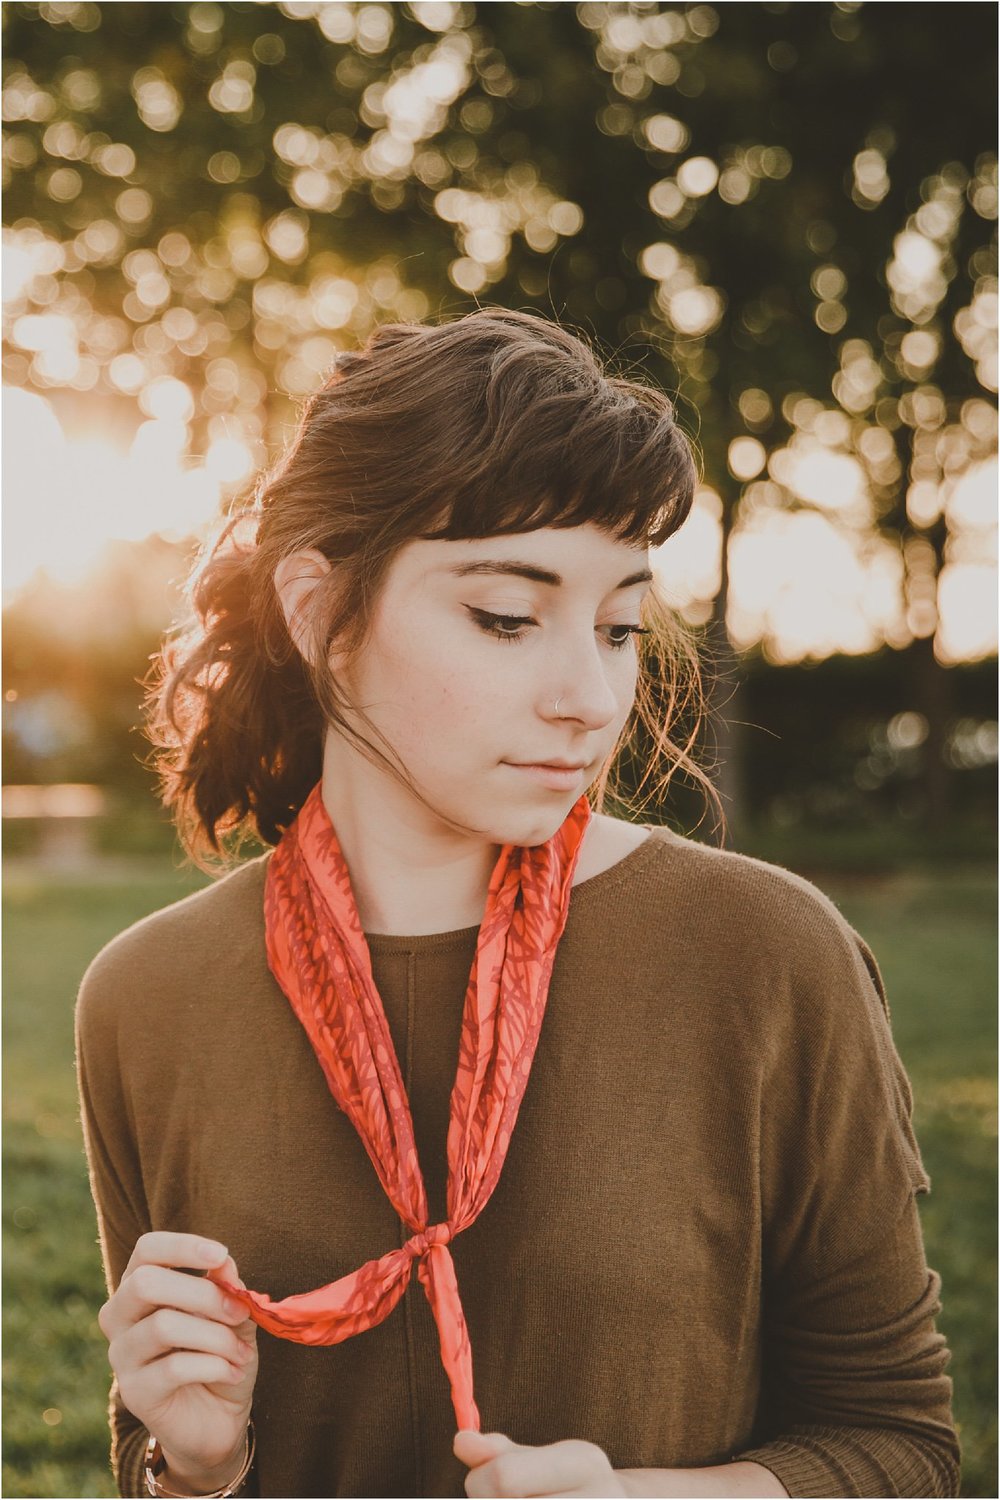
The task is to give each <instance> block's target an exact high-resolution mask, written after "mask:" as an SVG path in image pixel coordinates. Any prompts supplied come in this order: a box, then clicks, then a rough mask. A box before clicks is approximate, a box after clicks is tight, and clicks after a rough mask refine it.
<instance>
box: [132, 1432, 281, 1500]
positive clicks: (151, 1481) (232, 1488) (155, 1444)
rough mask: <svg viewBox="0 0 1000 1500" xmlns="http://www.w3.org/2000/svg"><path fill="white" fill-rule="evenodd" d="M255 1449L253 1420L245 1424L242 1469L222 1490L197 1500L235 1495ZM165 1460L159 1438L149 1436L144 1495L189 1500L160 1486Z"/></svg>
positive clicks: (219, 1499)
mask: <svg viewBox="0 0 1000 1500" xmlns="http://www.w3.org/2000/svg"><path fill="white" fill-rule="evenodd" d="M256 1448H257V1435H256V1433H255V1432H254V1425H253V1418H252V1417H251V1418H250V1420H249V1422H248V1424H247V1446H246V1452H245V1453H244V1455H243V1467H242V1469H240V1472H239V1473H238V1474H237V1476H236V1478H235V1479H231V1480H230V1481H229V1483H228V1484H227V1485H226V1487H225V1489H222V1490H209V1491H208V1493H207V1494H205V1495H202V1496H199V1497H198V1500H223V1497H224V1496H226V1495H235V1494H236V1491H237V1490H238V1489H239V1487H240V1485H241V1484H242V1483H243V1481H244V1479H246V1477H247V1475H248V1474H249V1472H250V1465H251V1464H252V1463H253V1456H254V1453H255V1451H256ZM166 1466H167V1465H166V1460H165V1458H164V1457H163V1449H162V1448H161V1447H160V1440H159V1438H155V1437H154V1436H153V1434H152V1433H150V1434H149V1442H148V1443H147V1444H146V1463H145V1469H144V1473H145V1477H146V1494H147V1495H156V1496H167V1497H169V1500H189V1497H187V1496H182V1495H178V1493H177V1491H176V1490H167V1489H164V1488H163V1486H162V1485H161V1484H160V1479H159V1476H160V1474H162V1472H163V1470H164V1469H165V1468H166Z"/></svg>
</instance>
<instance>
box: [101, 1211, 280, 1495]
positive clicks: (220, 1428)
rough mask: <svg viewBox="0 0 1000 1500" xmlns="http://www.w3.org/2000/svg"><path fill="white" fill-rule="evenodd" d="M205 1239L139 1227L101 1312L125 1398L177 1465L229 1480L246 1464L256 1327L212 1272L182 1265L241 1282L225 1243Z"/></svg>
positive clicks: (189, 1474) (187, 1474)
mask: <svg viewBox="0 0 1000 1500" xmlns="http://www.w3.org/2000/svg"><path fill="white" fill-rule="evenodd" d="M206 1243H214V1242H206V1241H204V1240H202V1239H201V1237H200V1236H199V1235H195V1234H175V1233H171V1232H169V1231H166V1230H161V1231H153V1232H151V1233H149V1234H144V1235H141V1236H140V1237H139V1239H138V1240H137V1241H136V1246H135V1249H134V1250H133V1251H132V1255H131V1258H130V1260H129V1263H128V1265H127V1266H126V1267H125V1270H124V1272H123V1273H122V1278H121V1281H120V1282H119V1284H118V1286H117V1288H116V1290H115V1292H114V1294H113V1295H112V1296H111V1297H109V1298H108V1300H107V1302H105V1303H104V1305H103V1306H102V1308H101V1310H100V1312H99V1313H98V1315H97V1322H98V1325H99V1327H100V1329H101V1332H102V1333H103V1334H104V1336H105V1338H106V1339H108V1341H109V1343H108V1360H109V1362H110V1364H111V1368H112V1370H114V1372H115V1375H116V1376H117V1378H118V1390H119V1392H120V1394H121V1399H122V1401H123V1402H124V1403H125V1405H126V1406H127V1407H128V1409H129V1411H130V1412H132V1414H133V1415H134V1416H136V1417H138V1418H139V1420H140V1422H142V1423H143V1424H144V1426H145V1427H147V1428H148V1430H149V1431H150V1432H151V1433H153V1434H155V1436H156V1437H158V1438H159V1440H160V1444H161V1447H162V1448H163V1452H164V1456H165V1457H166V1458H167V1464H168V1467H169V1469H170V1471H171V1473H174V1474H177V1475H178V1476H179V1477H180V1478H181V1479H184V1480H186V1481H188V1482H189V1483H190V1482H191V1480H193V1479H195V1478H197V1477H203V1478H206V1479H210V1478H214V1476H215V1474H216V1473H217V1472H218V1473H221V1480H220V1483H223V1484H225V1483H227V1482H228V1480H229V1479H231V1478H233V1476H234V1475H235V1474H236V1473H237V1472H238V1471H239V1466H240V1455H241V1453H242V1447H243V1441H244V1437H245V1434H246V1428H247V1422H248V1420H249V1417H250V1408H251V1404H252V1400H253V1389H254V1385H255V1383H256V1380H257V1338H256V1334H257V1327H256V1324H255V1323H254V1322H253V1321H252V1320H251V1319H250V1318H248V1317H247V1316H246V1312H245V1309H244V1308H243V1307H241V1306H240V1305H239V1304H238V1303H235V1302H233V1301H231V1300H230V1299H229V1298H228V1297H226V1295H225V1293H224V1292H223V1291H222V1289H221V1288H220V1287H217V1286H216V1285H215V1283H214V1282H213V1281H212V1280H210V1279H209V1276H185V1275H184V1274H183V1272H182V1271H181V1270H179V1269H175V1268H176V1267H182V1266H184V1267H191V1268H197V1269H198V1270H200V1271H209V1273H210V1274H211V1272H213V1271H214V1273H215V1274H217V1275H223V1276H225V1277H226V1278H227V1279H229V1280H231V1281H233V1282H237V1283H239V1285H240V1286H242V1285H243V1283H242V1282H241V1281H240V1277H239V1272H238V1271H237V1269H236V1263H235V1262H234V1260H233V1259H232V1257H231V1256H230V1255H229V1254H228V1253H227V1251H226V1249H225V1247H224V1246H222V1245H218V1246H216V1247H215V1251H214V1253H210V1254H209V1255H208V1256H207V1257H206V1256H204V1255H201V1254H200V1253H199V1246H201V1245H204V1244H206ZM224 1469H228V1471H229V1472H228V1473H222V1470H224ZM207 1488H210V1489H214V1488H216V1485H215V1484H214V1483H210V1484H208V1485H207Z"/></svg>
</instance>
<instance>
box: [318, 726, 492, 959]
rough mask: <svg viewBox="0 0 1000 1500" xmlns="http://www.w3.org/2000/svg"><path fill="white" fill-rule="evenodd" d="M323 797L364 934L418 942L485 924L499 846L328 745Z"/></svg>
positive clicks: (371, 768) (366, 763) (325, 757)
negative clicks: (453, 825) (448, 821)
mask: <svg viewBox="0 0 1000 1500" xmlns="http://www.w3.org/2000/svg"><path fill="white" fill-rule="evenodd" d="M321 794H322V797H323V804H324V806H325V807H326V810H327V812H328V813H329V815H330V821H331V822H332V823H333V826H334V829H335V831H336V834H337V841H338V843H339V844H340V847H341V849H342V851H343V854H344V858H345V859H346V861H347V867H348V869H349V871H350V875H351V887H352V890H353V892H354V900H355V902H356V904H357V908H358V916H359V919H360V921H361V927H362V931H364V932H366V933H367V932H370V933H381V934H385V935H390V936H405V937H418V936H423V935H425V934H430V933H435V932H453V931H455V930H457V929H458V928H462V927H475V926H478V925H479V923H480V922H481V921H482V919H483V914H484V912H485V909H486V895H487V891H488V890H489V883H490V876H491V875H492V873H493V869H494V866H495V865H496V862H497V859H498V858H499V856H500V847H501V846H500V845H499V844H495V843H490V842H489V841H488V840H487V839H486V837H485V836H484V837H483V839H482V840H475V839H473V838H472V837H471V836H469V835H463V834H461V833H458V832H455V831H453V830H450V829H448V828H447V827H446V826H444V825H442V824H441V823H440V822H439V821H438V820H436V819H435V818H434V815H433V813H432V812H430V810H429V809H426V808H424V807H422V806H421V804H420V803H418V802H416V801H415V800H414V798H413V797H412V796H411V795H410V794H409V792H407V790H406V788H405V787H402V786H400V785H398V783H396V782H395V781H393V780H392V779H391V778H390V777H388V776H385V775H382V774H381V773H380V772H379V771H377V769H376V768H375V767H374V766H371V765H369V763H368V762H367V761H365V762H363V764H361V765H359V764H358V761H357V758H355V757H351V756H345V755H342V754H338V753H337V752H336V750H334V749H331V747H330V744H329V741H328V745H327V750H326V752H325V753H324V759H323V781H322V793H321Z"/></svg>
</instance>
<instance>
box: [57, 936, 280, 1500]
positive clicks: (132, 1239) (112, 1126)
mask: <svg viewBox="0 0 1000 1500" xmlns="http://www.w3.org/2000/svg"><path fill="white" fill-rule="evenodd" d="M108 967H110V968H112V970H113V968H114V966H113V965H109V966H108ZM116 988H117V987H116V986H115V984H114V981H113V979H112V978H111V976H109V975H106V971H105V966H104V963H103V962H102V955H98V958H97V959H95V960H94V963H93V964H91V966H90V968H89V969H88V970H87V973H86V974H85V975H84V978H83V981H82V983H81V986H80V991H79V994H78V997H77V1002H76V1011H75V1018H74V1027H75V1050H76V1077H77V1091H78V1094H79V1100H80V1123H81V1127H82V1131H83V1142H84V1148H85V1151H86V1156H87V1168H88V1173H89V1177H90V1190H91V1194H92V1196H93V1199H94V1207H95V1209H96V1213H97V1229H98V1235H99V1238H100V1246H101V1258H102V1261H103V1266H104V1279H105V1283H106V1285H107V1290H108V1296H109V1297H110V1296H111V1294H112V1293H113V1292H114V1291H115V1290H116V1289H117V1287H118V1284H119V1282H120V1281H121V1279H122V1275H123V1273H124V1271H125V1267H126V1266H127V1265H128V1262H129V1260H130V1258H131V1255H132V1251H133V1250H134V1249H135V1244H136V1241H137V1240H138V1239H139V1237H140V1235H143V1234H145V1233H147V1232H148V1231H149V1230H150V1229H152V1227H153V1226H152V1224H151V1223H150V1218H149V1211H148V1208H147V1206H146V1195H145V1191H144V1188H143V1178H142V1169H141V1165H140V1162H139V1159H138V1153H137V1150H136V1144H135V1130H134V1128H133V1125H132V1121H131V1118H130V1114H129V1109H128V1103H127V1098H126V1095H125V1090H124V1088H123V1082H122V1058H121V1057H120V1055H119V1051H120V1049H119V1042H118V1027H117V1024H116V1015H115V1011H116V1007H115V1000H116V998H117V999H119V1000H120V996H116V994H115V990H116ZM108 1423H109V1427H110V1431H111V1468H112V1471H113V1474H114V1479H115V1484H116V1486H117V1489H118V1493H119V1495H130V1496H144V1495H145V1494H146V1493H147V1491H146V1481H145V1477H144V1468H145V1450H146V1444H147V1443H148V1441H149V1430H148V1428H146V1427H145V1426H144V1425H143V1424H142V1423H141V1422H140V1421H139V1419H138V1418H137V1417H135V1416H133V1414H132V1412H130V1411H129V1410H128V1408H127V1407H126V1406H125V1404H124V1402H123V1401H122V1399H121V1394H120V1392H119V1389H118V1379H117V1376H115V1375H112V1379H111V1388H110V1392H109V1397H108ZM255 1483H256V1481H255V1477H254V1469H251V1471H250V1474H249V1475H248V1476H247V1480H246V1482H245V1483H244V1485H243V1486H242V1487H241V1488H240V1489H239V1490H238V1491H237V1492H236V1493H237V1494H238V1495H247V1494H251V1493H254V1490H253V1488H252V1486H253V1485H255Z"/></svg>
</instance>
